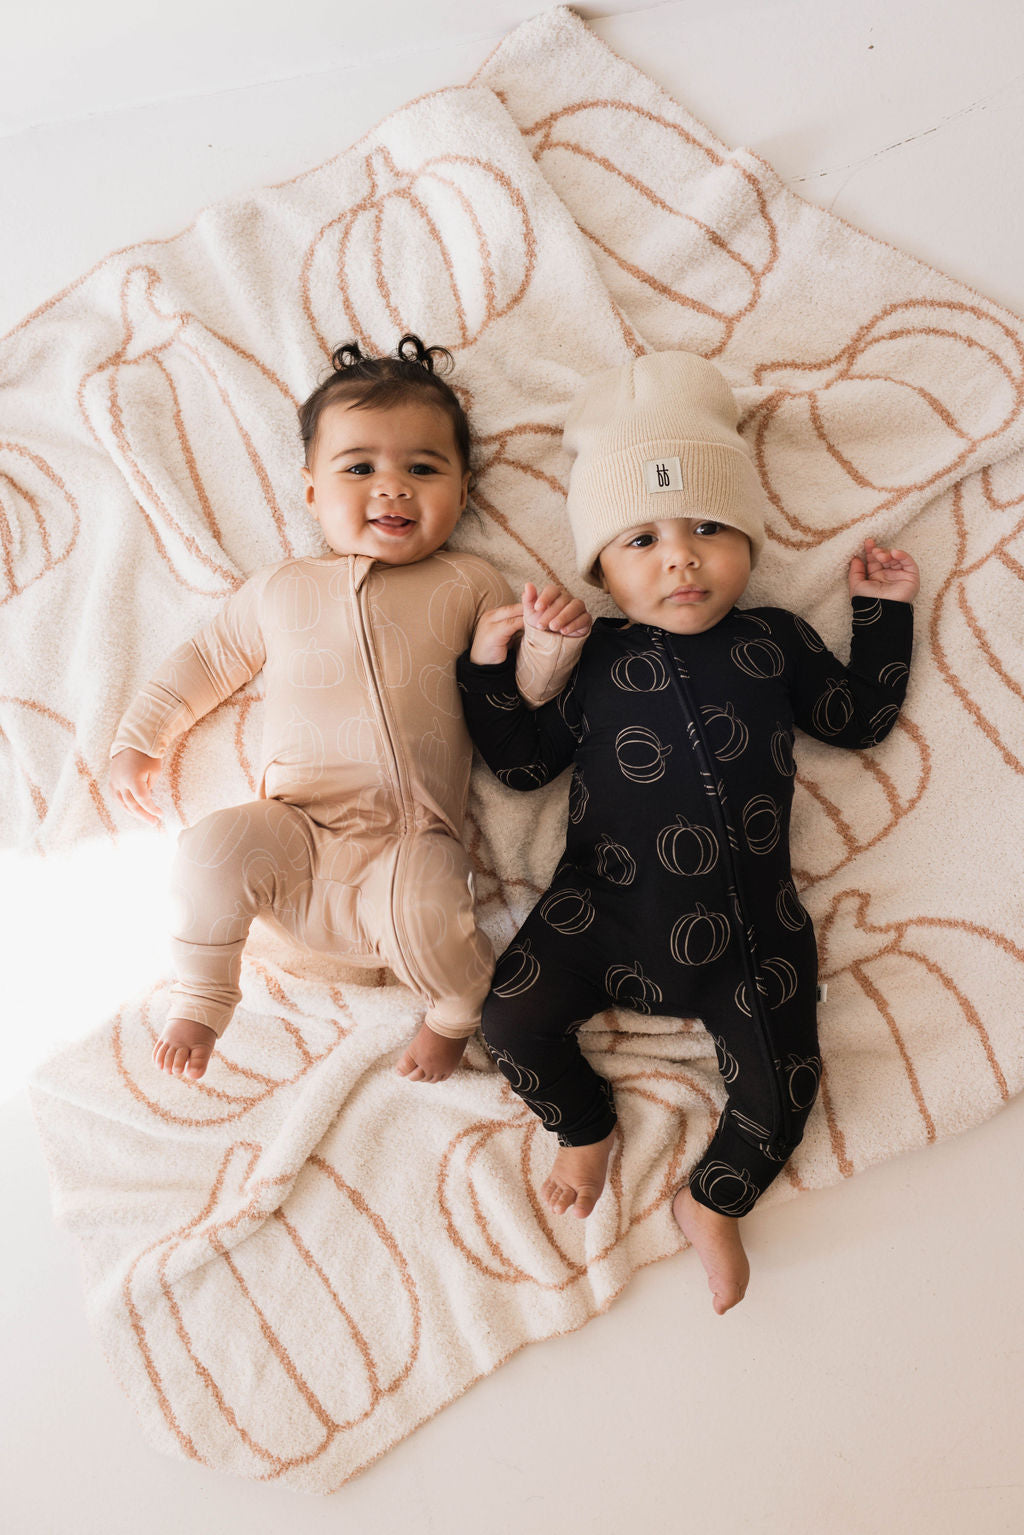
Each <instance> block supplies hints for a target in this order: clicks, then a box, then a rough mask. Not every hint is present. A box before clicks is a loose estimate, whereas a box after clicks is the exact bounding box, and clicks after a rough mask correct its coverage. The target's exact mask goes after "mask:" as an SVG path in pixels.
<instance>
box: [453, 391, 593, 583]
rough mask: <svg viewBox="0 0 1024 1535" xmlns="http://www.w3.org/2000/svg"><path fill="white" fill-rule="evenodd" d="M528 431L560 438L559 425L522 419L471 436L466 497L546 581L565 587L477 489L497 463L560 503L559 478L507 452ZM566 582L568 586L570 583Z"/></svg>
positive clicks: (563, 488) (561, 488)
mask: <svg viewBox="0 0 1024 1535" xmlns="http://www.w3.org/2000/svg"><path fill="white" fill-rule="evenodd" d="M531 433H532V434H535V435H536V436H538V437H553V438H557V439H558V440H559V441H561V438H562V428H561V427H557V426H548V425H546V424H545V423H544V422H540V421H537V422H534V421H522V422H520V423H519V424H518V425H517V426H510V427H505V428H504V429H503V430H501V431H497V432H489V433H487V434H486V435H485V436H482V437H476V438H475V439H474V452H473V457H474V468H473V479H472V482H471V485H470V492H469V498H470V502H471V503H472V505H473V506H474V507H476V508H477V510H478V511H480V512H482V513H483V515H484V516H485V517H489V518H490V519H491V521H492V522H493V523H495V524H496V525H497V526H498V527H499V528H500V529H501V531H502V532H503V533H505V534H506V535H507V536H508V537H509V538H510V539H511V540H512V541H513V543H516V544H518V545H519V547H520V549H522V550H523V551H524V553H525V554H527V555H529V557H530V560H531V561H532V562H533V563H534V564H535V565H536V566H537V567H538V569H540V570H542V571H543V572H544V574H545V575H546V576H547V578H548V580H549V581H552V582H554V584H555V585H556V586H565V585H566V584H567V583H566V582H565V581H564V580H563V579H562V577H561V576H560V575H559V574H558V572H557V571H556V570H555V569H554V568H553V567H552V566H551V565H549V564H548V562H547V560H545V559H544V557H543V556H542V555H541V553H540V552H539V550H537V549H535V548H534V547H533V545H532V544H528V543H527V542H526V540H525V539H524V538H523V537H522V536H521V535H520V534H519V533H518V532H517V530H516V529H515V528H514V527H513V525H512V523H511V521H510V520H509V518H508V517H506V516H505V514H504V512H502V511H499V509H498V508H497V507H496V506H495V504H494V502H493V501H491V500H490V498H489V497H488V496H487V495H485V494H484V492H483V491H482V490H481V488H480V482H481V480H482V479H483V478H484V476H485V475H487V473H488V472H489V471H490V470H491V469H494V468H497V467H498V466H501V467H503V468H506V469H513V470H517V471H518V472H519V473H521V474H525V475H526V476H527V477H528V478H529V479H533V480H537V481H539V482H540V483H541V484H542V485H547V486H548V488H549V489H550V490H553V491H554V493H555V495H556V496H557V497H558V499H559V501H560V502H563V503H564V501H565V496H566V492H567V487H566V486H565V485H563V484H562V482H561V481H560V480H557V479H555V477H554V475H551V474H547V473H545V471H544V470H543V469H539V468H538V467H537V465H536V464H532V463H530V462H528V461H524V460H523V459H519V458H514V457H513V456H512V454H511V452H510V444H511V443H512V442H513V441H514V440H515V438H517V437H524V436H526V435H527V434H531ZM568 584H570V585H571V582H570V583H568Z"/></svg>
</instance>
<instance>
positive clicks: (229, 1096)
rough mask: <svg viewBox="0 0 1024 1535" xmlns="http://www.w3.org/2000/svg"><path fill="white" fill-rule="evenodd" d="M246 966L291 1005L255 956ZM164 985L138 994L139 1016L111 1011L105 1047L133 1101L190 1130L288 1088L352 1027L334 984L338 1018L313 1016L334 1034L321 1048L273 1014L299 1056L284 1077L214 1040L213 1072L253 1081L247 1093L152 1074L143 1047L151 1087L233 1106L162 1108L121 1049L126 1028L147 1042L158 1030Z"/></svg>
mask: <svg viewBox="0 0 1024 1535" xmlns="http://www.w3.org/2000/svg"><path fill="white" fill-rule="evenodd" d="M246 965H247V967H248V968H249V969H251V970H254V971H255V972H256V973H257V974H258V975H259V977H260V979H261V980H262V982H263V984H264V985H265V987H266V989H267V991H268V993H269V995H270V999H271V1001H272V1002H276V1003H277V1004H278V1006H281V1007H288V1006H291V1007H295V1003H294V1001H293V999H291V998H290V997H289V996H288V994H287V993H286V992H285V990H284V988H283V987H282V986H281V985H280V983H279V982H278V981H277V980H276V979H275V978H274V976H272V975H271V974H270V972H269V970H268V968H267V967H266V966H265V965H263V964H262V963H261V962H260V961H259V960H257V959H253V958H249V957H247V958H246ZM169 986H170V982H169V981H164V982H160V983H158V984H157V985H155V986H153V987H151V988H150V990H149V991H148V992H147V993H146V995H145V996H144V997H143V998H142V1001H141V1002H140V1003H139V1004H138V1009H139V1016H138V1018H137V1019H129V1018H127V1017H126V1011H127V1010H126V1009H124V1008H122V1009H121V1010H120V1011H119V1012H118V1013H117V1014H116V1016H115V1018H114V1022H113V1025H112V1029H111V1048H112V1051H113V1056H114V1067H115V1072H116V1075H117V1076H118V1078H119V1079H120V1081H121V1083H122V1085H123V1086H124V1088H125V1089H126V1090H127V1091H128V1093H129V1094H130V1095H131V1096H132V1097H133V1098H134V1099H135V1100H136V1102H137V1103H140V1104H142V1106H143V1107H144V1108H145V1109H147V1110H148V1112H149V1113H150V1114H152V1115H153V1117H154V1118H155V1119H158V1120H161V1121H162V1122H163V1123H165V1124H173V1125H186V1126H188V1127H190V1128H194V1129H204V1128H205V1127H206V1126H208V1125H225V1124H232V1123H234V1122H235V1121H236V1120H239V1119H243V1118H244V1117H245V1115H246V1114H249V1113H251V1112H252V1110H253V1109H255V1108H258V1107H259V1105H260V1104H262V1103H265V1102H266V1101H267V1100H268V1099H270V1098H272V1097H273V1096H274V1094H275V1093H277V1092H278V1091H279V1090H280V1089H281V1088H282V1087H294V1086H295V1084H296V1083H297V1082H300V1081H301V1080H302V1078H303V1077H305V1076H306V1075H307V1074H308V1072H310V1071H311V1070H312V1069H313V1067H314V1066H317V1065H319V1063H320V1062H321V1061H324V1060H326V1059H327V1057H328V1056H329V1055H331V1054H332V1053H333V1052H334V1051H335V1050H336V1049H337V1048H338V1046H339V1045H340V1044H341V1043H342V1041H343V1040H345V1039H347V1038H348V1036H349V1035H350V1034H351V1033H352V1031H353V1029H354V1027H355V1024H354V1021H353V1019H352V1013H351V1009H350V1007H349V1004H348V1002H347V1001H346V1000H345V998H344V996H343V995H342V993H341V991H340V989H339V988H338V987H331V990H330V998H331V1001H332V1003H333V1004H334V1006H335V1007H336V1008H337V1010H338V1012H339V1013H340V1014H341V1019H337V1018H330V1019H318V1020H316V1021H317V1022H318V1023H322V1024H323V1025H324V1027H325V1028H327V1029H333V1030H334V1038H333V1039H331V1040H330V1042H329V1043H328V1044H327V1045H325V1046H324V1048H323V1049H322V1050H321V1051H320V1052H319V1053H317V1054H314V1053H313V1052H312V1051H311V1050H310V1049H309V1047H308V1046H307V1044H306V1042H305V1040H304V1039H303V1037H302V1033H301V1031H300V1029H299V1028H298V1026H297V1025H296V1024H294V1023H293V1022H291V1020H290V1019H288V1018H287V1017H285V1016H283V1015H282V1014H278V1016H277V1019H276V1022H277V1023H278V1024H279V1025H280V1027H281V1029H282V1030H283V1032H284V1033H285V1034H286V1035H287V1036H288V1038H289V1039H290V1041H291V1043H292V1045H293V1046H294V1047H295V1049H296V1051H297V1052H298V1054H299V1057H300V1059H301V1061H302V1065H301V1066H300V1067H299V1068H298V1070H297V1071H295V1072H293V1073H292V1075H291V1076H289V1077H271V1076H267V1075H266V1074H265V1073H263V1072H259V1071H255V1070H254V1069H253V1068H252V1067H250V1066H244V1065H242V1063H241V1062H240V1061H237V1060H233V1059H232V1057H231V1055H230V1054H229V1053H228V1050H226V1049H225V1048H224V1042H223V1040H219V1041H218V1044H217V1051H216V1062H217V1065H218V1075H220V1073H221V1072H228V1073H230V1074H231V1075H233V1076H235V1077H240V1078H241V1079H242V1081H243V1083H253V1084H254V1085H255V1090H254V1091H253V1092H252V1093H251V1094H244V1093H238V1094H236V1093H232V1092H230V1091H229V1090H228V1089H227V1088H225V1087H222V1086H221V1087H218V1086H216V1085H215V1081H214V1082H210V1081H208V1080H206V1079H203V1080H201V1081H198V1082H181V1081H178V1080H177V1079H174V1078H167V1076H166V1073H159V1074H158V1073H157V1071H156V1067H155V1066H153V1064H152V1061H151V1059H150V1053H149V1052H147V1054H146V1056H145V1075H146V1080H147V1081H152V1083H153V1084H154V1086H156V1085H157V1084H159V1085H160V1087H162V1088H163V1089H164V1091H169V1092H171V1093H172V1094H173V1095H174V1096H178V1095H179V1093H183V1094H186V1095H187V1096H188V1097H191V1099H192V1101H193V1103H195V1102H196V1101H197V1100H198V1101H199V1102H203V1101H211V1100H212V1101H216V1102H218V1103H219V1102H224V1103H227V1104H232V1105H235V1104H237V1105H239V1106H238V1107H237V1108H231V1109H228V1110H225V1112H224V1113H223V1114H217V1115H206V1116H203V1117H197V1116H196V1115H194V1114H185V1113H178V1112H175V1110H174V1109H172V1108H169V1107H167V1105H166V1104H164V1103H161V1102H160V1101H159V1100H158V1099H156V1098H155V1097H153V1095H152V1094H151V1093H150V1092H148V1091H147V1090H146V1088H145V1086H144V1085H143V1084H142V1082H140V1081H139V1080H138V1078H137V1077H136V1075H135V1073H134V1072H133V1070H132V1068H131V1066H129V1064H128V1061H127V1057H126V1052H125V1031H126V1029H127V1028H129V1027H130V1028H132V1029H136V1028H138V1027H139V1026H140V1025H141V1027H142V1028H143V1029H144V1030H145V1031H146V1032H147V1033H148V1034H149V1037H150V1039H151V1040H152V1042H153V1043H154V1044H155V1043H156V1041H157V1038H158V1036H159V1033H160V1027H161V1026H162V1021H161V1025H160V1026H158V1025H157V1024H156V1023H154V1021H153V1011H154V1009H155V1007H156V1006H157V1004H158V1002H159V1003H162V1002H163V1001H164V998H165V996H166V994H167V991H168V988H169ZM248 1005H250V1006H251V1005H252V1004H251V1003H249V1004H248ZM303 1016H305V1015H303ZM344 1019H347V1020H348V1021H347V1022H344V1021H342V1020H344ZM229 1044H230V1041H229ZM215 1080H216V1079H215Z"/></svg>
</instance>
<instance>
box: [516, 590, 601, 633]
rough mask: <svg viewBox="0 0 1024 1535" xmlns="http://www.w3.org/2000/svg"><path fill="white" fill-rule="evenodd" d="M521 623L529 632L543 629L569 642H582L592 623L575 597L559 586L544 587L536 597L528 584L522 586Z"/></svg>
mask: <svg viewBox="0 0 1024 1535" xmlns="http://www.w3.org/2000/svg"><path fill="white" fill-rule="evenodd" d="M523 622H524V624H529V626H530V628H531V629H547V630H548V631H549V632H550V633H552V634H563V635H564V636H565V638H566V639H569V640H581V639H585V638H586V636H587V635H588V634H589V633H590V628H591V625H592V624H593V622H594V620H593V619H592V618H591V616H590V614H589V613H588V612H587V609H586V606H585V604H584V603H582V602H581V601H580V599H579V598H578V597H570V596H569V593H568V592H563V591H562V588H561V587H560V586H546V587H545V588H544V590H543V591H542V592H541V593H540V595H539V596H538V594H537V588H536V587H535V586H534V584H533V582H532V581H527V583H526V585H525V586H524V587H523Z"/></svg>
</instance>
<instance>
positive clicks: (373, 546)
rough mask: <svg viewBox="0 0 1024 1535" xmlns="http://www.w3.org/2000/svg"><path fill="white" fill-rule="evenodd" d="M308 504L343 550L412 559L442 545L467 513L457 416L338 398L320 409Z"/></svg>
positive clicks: (404, 561)
mask: <svg viewBox="0 0 1024 1535" xmlns="http://www.w3.org/2000/svg"><path fill="white" fill-rule="evenodd" d="M302 476H303V479H304V480H305V482H306V504H307V506H308V507H309V508H310V510H311V511H312V513H313V516H314V517H315V518H316V519H317V521H318V522H319V524H320V526H321V528H322V529H323V534H324V538H326V540H327V542H328V543H329V544H330V546H331V548H332V549H333V550H335V551H336V553H338V554H369V555H372V556H373V558H374V559H377V560H382V561H383V563H384V564H385V565H412V564H413V563H414V562H415V561H416V560H424V559H426V557H427V555H428V554H433V553H434V550H435V549H439V548H440V547H441V545H442V544H443V543H444V541H445V539H446V538H447V537H448V536H449V534H450V533H451V532H452V530H453V529H454V527H455V524H456V523H457V522H458V520H459V517H460V516H461V515H462V510H463V508H464V507H465V505H466V495H467V492H468V489H469V472H468V471H467V470H465V469H464V468H463V466H462V460H461V458H460V456H459V451H458V448H457V447H456V445H455V434H454V432H453V430H452V423H451V420H450V419H449V417H448V416H447V415H446V414H445V412H444V411H443V410H441V409H439V408H438V407H437V406H434V405H422V404H416V403H411V402H406V403H404V404H400V405H394V406H392V407H390V408H389V409H386V410H382V409H359V408H357V407H354V406H353V405H352V404H351V403H350V402H347V401H343V400H339V401H338V402H337V403H336V404H334V405H329V406H328V407H327V408H326V410H325V411H324V413H323V415H322V416H321V417H320V421H319V425H318V429H317V434H316V444H315V447H314V449H313V457H312V459H311V461H310V464H309V467H308V468H306V469H303V471H302Z"/></svg>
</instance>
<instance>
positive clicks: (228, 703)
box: [164, 684, 263, 826]
mask: <svg viewBox="0 0 1024 1535" xmlns="http://www.w3.org/2000/svg"><path fill="white" fill-rule="evenodd" d="M248 686H249V685H248V684H247V685H246V687H245V688H242V689H239V690H238V692H236V693H233V694H232V695H231V697H230V698H225V699H223V700H222V701H221V702H220V703H219V704H218V705H217V706H216V708H215V709H211V710H210V712H209V714H204V715H203V718H202V719H201V720H197V721H196V723H195V724H194V725H193V726H192V727H191V728H190V729H189V730H186V731H185V732H184V733H183V734H182V735H180V736H179V737H178V738H177V740H176V741H175V742H174V743H173V745H172V747H171V749H170V751H169V752H168V754H167V757H166V759H165V764H164V771H165V773H166V779H165V782H166V784H167V788H168V791H169V793H170V797H171V804H172V805H173V807H174V812H175V814H176V815H177V817H178V819H179V820H180V821H181V824H182V825H183V826H188V825H190V824H191V823H190V822H189V818H188V816H187V815H186V813H185V808H184V797H185V789H184V785H183V783H182V779H183V776H184V770H185V759H186V757H187V756H188V754H189V751H190V748H192V747H194V746H196V745H197V744H198V743H201V742H202V739H203V735H204V734H205V733H206V731H207V730H216V729H218V728H219V726H220V724H221V723H222V722H223V720H224V719H225V717H227V716H228V715H230V714H234V716H235V728H234V732H233V736H234V747H235V755H236V757H237V759H238V765H239V767H240V768H241V770H242V773H243V775H244V777H245V781H246V783H247V784H248V786H249V792H250V794H252V795H253V796H254V797H255V795H256V791H257V783H256V773H255V770H254V768H253V765H252V762H251V760H250V758H249V755H248V752H247V751H246V748H245V731H246V727H247V726H248V725H249V715H250V713H251V712H252V710H253V709H254V708H255V707H256V705H258V704H262V702H263V694H262V693H250V692H249V691H248ZM254 728H255V727H254Z"/></svg>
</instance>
